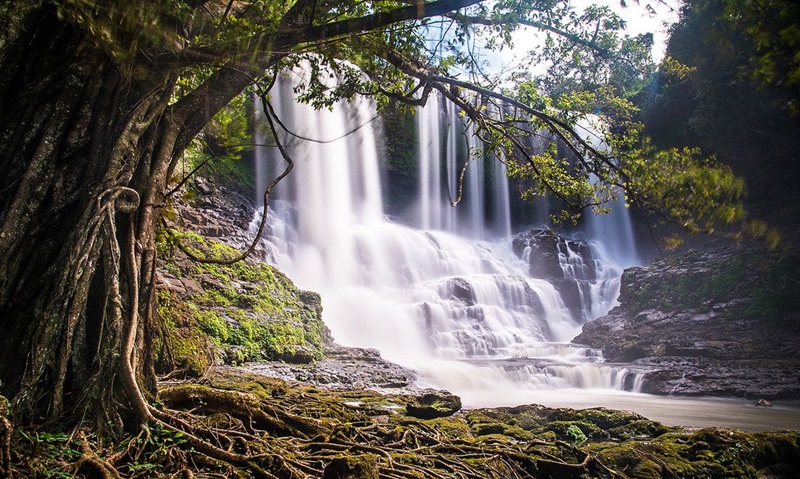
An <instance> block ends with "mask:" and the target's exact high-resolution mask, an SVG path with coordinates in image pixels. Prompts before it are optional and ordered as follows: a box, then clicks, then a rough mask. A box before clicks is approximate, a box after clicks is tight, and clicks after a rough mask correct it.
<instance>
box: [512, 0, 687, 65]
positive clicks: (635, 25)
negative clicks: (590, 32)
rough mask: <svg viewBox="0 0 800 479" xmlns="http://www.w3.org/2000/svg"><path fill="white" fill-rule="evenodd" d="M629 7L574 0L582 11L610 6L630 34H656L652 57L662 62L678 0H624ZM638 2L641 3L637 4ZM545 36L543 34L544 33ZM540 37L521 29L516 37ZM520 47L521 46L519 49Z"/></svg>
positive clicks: (527, 41) (519, 41)
mask: <svg viewBox="0 0 800 479" xmlns="http://www.w3.org/2000/svg"><path fill="white" fill-rule="evenodd" d="M624 1H625V3H626V5H627V6H626V7H622V5H621V4H620V0H611V1H609V0H572V1H571V4H572V6H573V8H575V9H576V10H578V11H580V10H583V9H584V8H586V7H587V6H589V5H592V4H596V5H600V6H603V5H608V6H609V7H610V8H611V9H612V10H614V11H615V12H616V13H617V14H618V15H620V16H621V17H622V18H623V19H624V20H625V22H626V24H627V32H628V33H629V34H630V35H638V34H641V33H652V34H653V41H654V45H653V57H654V60H655V61H656V63H659V62H660V61H661V59H662V58H663V57H664V51H665V49H666V42H667V40H668V38H669V33H668V29H669V26H670V25H671V24H672V23H674V22H676V21H677V20H678V9H679V3H680V2H679V0H624ZM637 1H638V3H637ZM542 38H543V36H542ZM538 41H540V40H537V33H536V32H535V31H533V30H532V29H521V30H520V31H518V32H517V33H516V34H515V36H514V43H515V45H526V46H528V47H529V46H530V45H532V44H535V43H536V42H538ZM519 50H521V49H519ZM524 54H525V52H524V51H519V52H515V51H513V50H512V51H508V50H506V51H503V52H501V54H500V58H501V61H502V62H503V63H504V64H509V63H512V64H513V63H515V59H516V58H518V57H520V56H522V55H524Z"/></svg>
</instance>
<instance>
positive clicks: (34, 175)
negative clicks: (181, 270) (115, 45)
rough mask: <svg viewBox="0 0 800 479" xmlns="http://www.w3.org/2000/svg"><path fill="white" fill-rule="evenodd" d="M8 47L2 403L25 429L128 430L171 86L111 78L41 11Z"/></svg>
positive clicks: (1, 158) (137, 65) (148, 388)
mask: <svg viewBox="0 0 800 479" xmlns="http://www.w3.org/2000/svg"><path fill="white" fill-rule="evenodd" d="M6 48H7V50H6V51H5V52H4V54H3V57H2V59H3V63H2V65H0V171H2V172H3V174H2V177H1V178H0V258H2V259H3V260H2V262H1V263H0V351H2V362H0V394H4V395H6V396H8V397H9V398H10V399H11V402H12V406H13V411H14V413H15V415H16V416H17V418H18V419H22V420H24V421H42V420H47V419H60V418H69V419H71V420H81V419H91V420H93V421H97V422H98V424H103V425H108V424H109V422H110V423H111V424H114V425H116V426H119V425H121V424H122V422H124V421H131V423H132V424H135V423H138V421H141V420H144V418H145V415H146V409H143V407H144V403H143V402H142V401H137V400H136V399H135V397H136V396H137V395H139V392H140V391H142V390H143V391H144V393H145V394H147V393H149V392H153V391H154V387H155V380H154V374H153V371H152V368H151V367H149V364H150V362H149V361H140V360H139V358H141V357H144V358H148V357H151V355H150V352H149V351H147V350H146V348H148V347H149V345H150V344H151V341H146V340H145V339H146V338H147V335H148V334H151V327H152V324H153V322H152V321H153V315H154V311H155V308H154V294H153V286H154V284H153V282H154V261H155V240H154V238H155V227H156V224H157V220H158V216H159V214H160V205H161V203H162V201H163V191H164V190H165V186H166V176H167V171H168V168H169V162H170V160H171V159H172V158H173V153H174V152H173V149H174V146H175V144H174V141H171V140H174V137H175V135H176V134H177V128H176V127H175V125H174V122H173V121H172V120H171V118H170V113H169V112H170V110H169V109H168V106H167V105H168V100H169V95H170V94H171V92H172V91H173V86H174V81H175V80H174V76H173V75H171V74H169V73H163V72H159V71H157V70H156V69H154V68H148V65H147V63H146V61H145V60H144V59H129V60H127V62H126V63H125V65H124V67H123V65H122V64H121V63H120V62H118V61H112V59H110V58H108V56H107V55H105V54H104V53H103V51H102V48H101V47H99V46H96V45H93V44H92V43H91V41H87V38H86V36H85V35H83V34H82V33H81V32H80V31H79V30H78V29H77V28H76V27H73V26H71V25H68V24H65V23H63V22H61V21H60V20H59V19H58V17H57V15H56V14H55V12H53V11H47V10H42V11H39V12H38V13H37V14H36V15H34V16H31V18H29V19H28V20H27V21H26V23H25V24H24V25H23V33H22V34H21V35H20V36H19V37H18V38H17V39H16V41H14V42H13V43H12V44H10V45H7V47H6ZM134 351H136V352H137V353H138V354H137V353H134ZM139 397H141V395H139ZM132 398H134V399H132Z"/></svg>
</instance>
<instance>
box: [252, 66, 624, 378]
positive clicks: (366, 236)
mask: <svg viewBox="0 0 800 479" xmlns="http://www.w3.org/2000/svg"><path fill="white" fill-rule="evenodd" d="M300 74H302V72H301V73H297V72H294V73H292V74H291V75H300ZM294 84H296V80H293V79H292V78H291V77H287V78H282V79H281V80H280V81H279V82H278V86H276V88H275V91H273V106H274V107H275V110H276V112H277V114H278V116H279V117H280V118H281V120H282V122H283V123H284V124H285V125H286V126H287V127H288V129H289V130H290V131H292V132H293V133H295V134H297V135H299V136H303V137H306V138H314V139H317V140H319V142H309V141H301V140H299V139H298V138H296V137H292V136H289V135H285V138H283V139H282V140H283V141H284V143H285V144H286V145H287V148H288V151H289V152H290V155H291V156H292V158H293V159H294V161H295V163H296V167H295V171H294V172H293V173H292V174H291V175H290V176H289V178H287V179H286V180H285V183H284V184H283V185H281V188H280V189H279V191H278V200H273V204H272V205H273V206H272V211H271V212H270V222H269V230H268V237H267V240H268V242H269V243H270V245H271V252H270V255H269V258H267V260H268V261H270V262H272V263H274V264H276V265H277V266H278V267H279V268H281V269H282V270H284V271H285V272H286V273H287V274H288V275H289V276H290V277H291V278H292V279H293V280H294V281H295V282H296V283H297V284H298V285H299V286H300V287H302V288H305V289H311V290H314V291H317V292H319V293H320V294H321V295H322V298H323V308H324V315H323V317H324V319H325V322H326V324H327V325H328V326H329V328H330V329H331V331H332V333H333V336H334V338H335V340H336V341H337V342H339V343H340V344H343V345H346V346H359V347H371V348H377V349H379V350H380V351H381V353H382V355H383V356H384V357H385V358H387V359H389V360H391V361H395V362H397V363H399V364H402V365H405V366H409V367H411V368H414V369H416V370H417V371H418V372H419V374H420V380H421V382H422V384H425V385H431V386H436V387H441V388H447V389H450V390H451V391H453V392H455V393H457V394H461V393H464V392H465V391H469V390H472V389H474V388H478V389H480V388H484V389H485V390H496V391H498V394H503V393H502V392H501V391H502V390H507V389H509V388H511V389H525V390H529V389H531V390H538V389H557V388H607V389H626V390H636V388H637V376H636V374H635V373H634V372H632V371H629V370H627V369H625V368H623V367H617V366H614V365H608V364H604V363H603V362H602V357H601V355H600V353H599V352H598V351H593V350H590V349H586V348H582V347H579V346H576V345H571V344H569V343H568V342H569V340H570V339H571V338H573V337H574V336H575V335H576V334H577V333H578V332H579V330H580V326H581V325H582V324H583V323H584V322H585V321H587V320H591V319H593V318H596V317H598V316H599V315H602V314H605V313H606V312H607V311H608V310H609V309H610V308H611V307H612V306H613V305H614V302H615V300H616V296H617V294H618V291H619V276H620V274H621V270H620V268H619V267H618V266H617V265H615V264H613V263H612V262H611V261H610V260H608V259H607V257H606V255H605V254H604V252H603V251H602V248H599V247H598V244H596V243H592V242H590V243H586V242H576V241H565V240H564V241H561V240H559V241H561V242H559V243H558V245H557V247H558V255H557V259H556V261H557V264H558V267H560V270H559V271H555V272H554V273H553V274H555V275H556V276H558V277H557V278H556V277H554V276H552V275H550V276H548V275H541V274H536V273H535V272H534V271H532V264H533V263H534V261H532V260H531V255H533V254H535V251H533V249H534V248H533V247H531V246H528V247H527V249H525V248H522V250H520V251H517V252H515V250H514V248H513V247H512V241H511V235H510V232H511V221H510V213H509V211H510V209H509V204H508V201H509V185H508V180H507V178H506V176H505V174H504V168H503V166H502V165H501V164H500V163H499V162H497V161H489V162H488V164H487V165H486V167H485V168H484V162H483V161H481V159H480V158H475V157H474V156H473V155H475V152H476V151H477V150H479V148H476V146H477V144H476V140H475V138H474V137H473V136H472V135H471V133H472V130H471V126H469V125H466V126H465V125H464V123H463V122H462V120H461V119H460V117H459V116H458V112H457V111H456V110H455V109H454V108H452V107H449V106H448V107H443V106H442V105H441V104H440V102H439V101H438V100H437V99H434V98H433V97H432V98H431V99H430V101H429V102H428V104H427V105H426V106H425V107H423V108H420V109H419V110H418V112H417V126H418V138H419V145H418V147H419V178H418V184H419V190H418V192H417V204H416V211H417V212H418V214H417V216H416V218H417V221H416V222H414V224H412V225H402V224H398V223H394V222H391V221H389V220H387V219H385V217H384V213H383V206H382V205H383V198H382V192H381V188H380V185H381V181H380V176H381V173H380V167H379V161H378V156H377V153H376V151H377V149H376V145H377V144H378V143H379V142H380V141H381V139H380V138H377V137H376V136H375V134H374V131H373V129H372V128H371V127H369V126H367V127H364V128H360V129H358V130H357V131H356V132H355V133H353V134H351V135H345V133H346V132H348V131H350V130H352V129H354V128H355V127H357V126H358V125H362V124H365V123H368V121H369V119H370V118H371V117H372V116H373V115H374V112H373V110H372V107H371V105H370V104H369V103H368V102H366V101H363V100H359V101H356V102H353V103H349V104H341V105H338V106H337V107H336V108H334V109H333V110H331V111H328V110H323V111H315V110H313V109H312V108H310V107H308V106H306V105H301V104H297V103H295V102H294V101H293V100H292V87H293V85H294ZM465 132H466V135H465V134H464V133H465ZM257 139H259V138H257ZM259 143H263V137H260V139H259ZM256 157H257V163H258V164H259V165H261V166H259V171H262V170H263V171H270V170H272V171H273V172H272V173H268V174H267V176H269V175H270V174H271V175H272V176H274V175H275V174H276V173H274V170H278V169H280V168H279V166H280V165H281V164H282V160H281V159H280V158H279V157H278V156H277V154H276V152H275V151H273V149H270V148H266V147H262V148H258V150H257V152H256ZM465 162H470V165H469V166H468V169H467V176H466V179H465V186H464V189H465V191H464V195H465V198H464V202H463V203H462V205H460V206H459V207H458V208H453V207H451V206H450V202H451V200H452V198H453V197H454V195H455V194H456V190H457V183H456V177H457V175H458V174H459V173H460V169H461V167H462V166H463V165H464V163H465ZM263 165H270V167H264V166H263ZM487 174H488V178H487ZM272 176H270V178H271V177H272ZM260 181H264V182H266V181H268V180H260ZM523 240H524V241H533V240H532V239H524V238H523V239H518V240H515V241H523ZM524 241H523V242H524ZM531 244H532V243H531ZM570 295H571V296H570ZM570 298H572V299H570ZM575 298H577V299H575ZM575 301H577V303H576V302H575ZM576 305H577V306H576Z"/></svg>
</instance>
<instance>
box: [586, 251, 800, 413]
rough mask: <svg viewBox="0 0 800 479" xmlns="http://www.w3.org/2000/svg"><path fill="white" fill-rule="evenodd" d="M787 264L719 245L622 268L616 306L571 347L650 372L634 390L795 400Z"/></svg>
mask: <svg viewBox="0 0 800 479" xmlns="http://www.w3.org/2000/svg"><path fill="white" fill-rule="evenodd" d="M796 261H797V259H796V256H792V255H787V254H784V255H780V254H778V253H767V252H765V251H763V250H762V249H760V248H758V247H753V246H749V247H745V246H736V245H730V244H723V245H717V247H716V248H714V249H713V250H704V251H689V252H686V253H683V254H680V255H676V256H674V257H671V258H668V259H665V260H662V261H657V262H654V263H653V264H651V265H648V266H645V267H640V268H631V269H628V270H626V271H625V273H624V274H623V276H622V284H621V291H620V296H619V302H620V305H619V306H618V307H616V308H614V309H613V310H612V311H611V312H610V313H609V314H608V315H607V316H604V317H602V318H599V319H597V320H595V321H592V322H590V323H587V324H586V325H585V326H584V327H583V332H582V333H581V334H580V335H579V336H577V337H576V338H575V339H574V342H576V343H580V344H585V345H587V346H591V347H593V348H598V349H601V350H602V351H603V354H604V356H605V358H606V359H607V360H609V361H614V362H630V363H633V364H636V365H641V366H643V367H645V368H649V369H651V372H649V373H647V375H646V378H645V381H644V385H643V392H648V393H654V394H683V395H704V396H709V395H710V396H727V397H731V396H735V397H748V398H754V399H755V398H766V399H778V398H782V399H793V398H796V397H798V395H800V308H797V307H796V304H797V303H796V301H797V299H796V297H795V298H793V297H792V296H793V294H794V293H793V291H797V288H798V286H797V284H794V283H791V282H790V281H791V278H792V276H796V275H797V273H796V269H795V266H796ZM798 297H800V296H798ZM793 304H794V305H795V306H793Z"/></svg>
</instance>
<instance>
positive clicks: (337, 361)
mask: <svg viewBox="0 0 800 479" xmlns="http://www.w3.org/2000/svg"><path fill="white" fill-rule="evenodd" d="M246 367H247V369H249V370H251V371H254V372H257V373H258V374H261V375H265V376H269V377H275V378H280V379H284V380H291V381H304V382H308V383H310V384H313V385H315V386H318V387H321V388H325V389H334V390H345V389H353V388H370V389H379V390H384V389H388V390H394V391H399V390H405V389H407V390H408V391H409V392H413V390H414V388H413V387H412V383H413V382H414V380H415V378H416V376H415V374H414V372H413V371H411V370H410V369H406V368H404V367H402V366H399V365H397V364H394V363H391V362H389V361H386V360H385V359H383V358H381V356H380V353H379V352H378V351H377V350H375V349H363V348H346V347H343V346H339V345H336V344H330V345H328V346H326V348H325V355H324V358H323V359H322V360H319V361H315V362H312V363H308V364H286V363H284V362H280V361H264V362H258V363H248V364H247V366H246Z"/></svg>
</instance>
